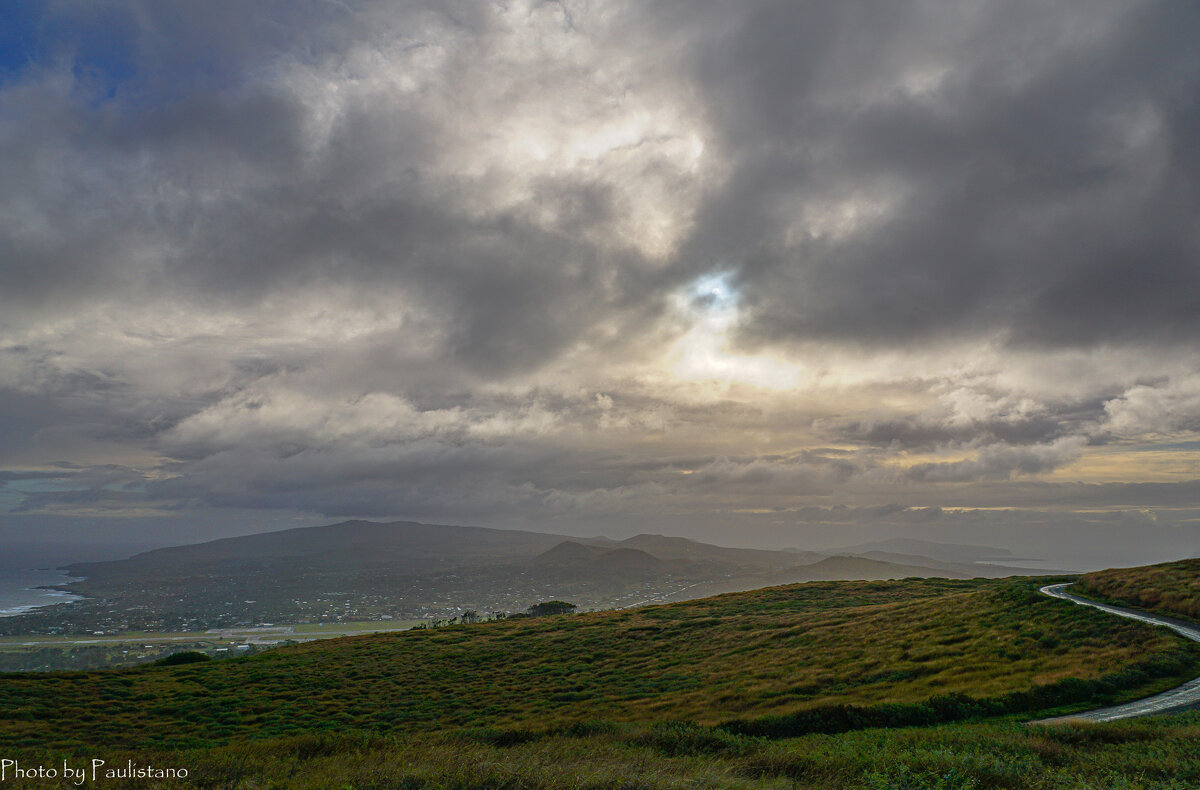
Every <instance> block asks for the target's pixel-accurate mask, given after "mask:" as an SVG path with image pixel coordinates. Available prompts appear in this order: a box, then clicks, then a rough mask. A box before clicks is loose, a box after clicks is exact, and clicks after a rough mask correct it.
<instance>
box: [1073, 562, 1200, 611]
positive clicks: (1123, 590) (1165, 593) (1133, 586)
mask: <svg viewBox="0 0 1200 790" xmlns="http://www.w3.org/2000/svg"><path fill="white" fill-rule="evenodd" d="M1072 591H1077V592H1079V593H1081V594H1083V595H1089V596H1092V597H1094V598H1100V599H1104V600H1106V601H1110V602H1112V603H1117V604H1124V605H1126V606H1133V607H1136V608H1138V609H1146V610H1149V611H1152V612H1158V613H1160V614H1165V615H1168V616H1171V617H1181V618H1183V619H1184V620H1191V621H1193V622H1200V559H1195V560H1182V561H1181V562H1168V563H1164V564H1162V565H1148V566H1145V567H1140V568H1114V569H1111V570H1106V571H1097V572H1095V573H1089V574H1086V575H1084V576H1081V577H1080V578H1079V579H1078V580H1077V581H1076V582H1075V585H1074V586H1073V587H1072Z"/></svg>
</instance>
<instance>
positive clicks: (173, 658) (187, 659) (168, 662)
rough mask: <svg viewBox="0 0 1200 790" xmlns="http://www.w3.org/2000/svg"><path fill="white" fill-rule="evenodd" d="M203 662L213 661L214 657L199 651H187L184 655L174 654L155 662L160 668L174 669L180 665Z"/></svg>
mask: <svg viewBox="0 0 1200 790" xmlns="http://www.w3.org/2000/svg"><path fill="white" fill-rule="evenodd" d="M201 661H212V656H210V655H208V654H207V653H201V652H200V651H198V650H186V651H184V652H182V653H172V654H171V655H169V656H167V657H166V658H160V659H159V660H158V661H156V662H154V663H156V664H158V666H160V667H174V666H179V665H180V664H198V663H200V662H201Z"/></svg>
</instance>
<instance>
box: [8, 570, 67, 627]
mask: <svg viewBox="0 0 1200 790" xmlns="http://www.w3.org/2000/svg"><path fill="white" fill-rule="evenodd" d="M70 579H71V576H69V575H68V574H67V573H65V572H63V571H49V570H12V569H9V568H0V617H11V616H12V615H14V614H21V613H23V612H28V611H30V610H31V609H36V608H38V607H39V606H49V605H50V604H55V603H67V602H70V601H78V600H80V596H78V595H71V594H70V593H65V592H60V591H58V590H39V589H37V588H38V587H40V586H42V585H46V584H63V583H64V582H67V581H70Z"/></svg>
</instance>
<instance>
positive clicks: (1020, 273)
mask: <svg viewBox="0 0 1200 790" xmlns="http://www.w3.org/2000/svg"><path fill="white" fill-rule="evenodd" d="M693 6H694V4H691V3H688V4H686V7H685V6H684V5H683V4H680V5H678V6H676V7H674V10H673V12H672V15H671V16H669V17H668V18H667V19H666V20H665V22H664V27H666V26H667V25H674V24H680V25H681V28H682V30H683V31H684V32H683V33H682V34H680V35H692V34H694V35H697V36H698V37H700V36H701V35H703V46H697V47H694V48H689V49H688V50H687V51H688V52H689V54H690V55H691V57H690V58H689V61H690V64H691V68H692V70H693V73H694V75H695V79H696V81H697V83H698V84H701V85H703V86H704V89H705V91H706V97H707V100H708V105H707V106H708V107H709V117H710V119H711V120H712V121H713V123H714V126H715V130H716V132H717V133H718V134H720V135H721V140H722V145H723V146H724V149H725V150H726V151H727V152H728V155H729V156H730V161H731V167H732V168H733V172H732V174H731V176H730V179H729V181H728V184H727V188H726V189H723V190H720V191H718V192H717V193H716V194H714V195H713V197H712V198H711V201H710V203H709V204H708V206H707V208H706V210H705V212H704V221H703V222H701V223H699V225H700V230H699V231H698V234H697V236H696V238H695V239H694V240H693V245H694V246H692V247H691V248H689V252H690V253H692V254H694V255H696V256H698V257H702V258H703V257H708V258H709V259H712V258H718V259H724V260H726V261H729V260H732V261H735V262H737V264H738V265H739V277H738V283H739V285H740V287H741V288H742V290H743V298H744V300H745V302H744V304H745V306H746V308H747V309H748V310H750V311H751V317H750V318H749V319H748V320H747V322H746V324H745V326H744V333H745V336H746V338H747V339H752V340H756V341H768V342H773V341H788V340H793V339H812V338H840V339H847V340H853V341H857V342H862V343H866V344H894V343H908V342H913V341H919V340H920V339H922V338H929V337H945V336H946V335H947V334H948V333H967V334H974V333H980V334H990V333H996V332H1001V333H1004V334H1005V335H1007V336H1008V337H1009V339H1010V341H1011V342H1013V343H1016V344H1033V345H1077V346H1092V345H1096V344H1102V343H1113V342H1117V343H1122V342H1135V343H1137V342H1157V341H1168V342H1190V341H1191V340H1192V338H1193V337H1194V335H1195V331H1196V329H1197V328H1198V326H1197V325H1198V322H1200V311H1197V310H1196V309H1195V305H1194V302H1193V301H1192V300H1191V298H1190V294H1191V293H1193V292H1194V291H1195V290H1196V287H1197V285H1200V263H1198V261H1200V231H1197V225H1196V222H1195V217H1196V216H1197V214H1198V212H1200V202H1198V201H1200V193H1198V191H1197V186H1198V185H1200V180H1198V179H1200V175H1197V174H1198V173H1200V168H1197V167H1196V163H1197V148H1198V147H1200V143H1198V142H1197V141H1200V128H1198V126H1197V121H1198V118H1200V116H1198V108H1200V104H1198V100H1197V96H1200V50H1197V49H1196V48H1195V47H1194V46H1192V45H1191V43H1190V42H1192V41H1194V38H1195V36H1196V34H1197V33H1198V32H1200V10H1198V9H1197V8H1196V7H1194V6H1192V5H1189V4H1184V3H1154V4H1108V5H1105V6H1103V7H1097V6H1095V5H1093V4H1083V3H1069V2H1060V3H1050V4H1046V3H1023V2H1016V3H987V4H975V5H973V6H970V7H965V6H961V5H956V4H942V3H904V4H897V3H840V4H832V5H831V4H827V3H788V4H768V3H750V4H746V5H744V6H742V7H740V8H741V11H740V12H739V13H738V14H737V15H736V18H733V17H731V16H730V15H727V14H725V13H724V10H725V9H724V8H723V7H712V6H708V7H706V10H704V11H700V10H693ZM697 19H699V20H701V21H697ZM689 20H690V21H691V22H692V24H691V25H690V26H689V25H688V24H686V23H687V22H688V21H689ZM708 31H711V32H708ZM787 201H790V206H789V204H788V202H787ZM872 201H877V202H878V204H879V205H878V206H877V213H876V214H875V215H872V211H873V208H872V205H871V203H872ZM781 203H782V207H781ZM806 207H807V208H806ZM789 208H790V210H789ZM823 210H827V211H832V212H834V213H835V214H836V213H837V212H839V211H849V212H854V211H858V212H859V213H860V214H859V216H857V217H854V216H852V217H850V218H848V219H847V225H846V227H844V228H840V229H839V228H836V227H835V228H832V229H830V228H828V227H823V226H822V223H821V221H813V220H812V219H810V220H808V221H806V220H805V218H804V214H805V212H806V211H808V212H809V213H810V214H816V215H819V214H820V213H821V211H823ZM818 219H819V217H818ZM835 219H836V217H835ZM827 224H828V223H826V225H827ZM833 224H834V225H837V222H836V221H835V222H834V223H833Z"/></svg>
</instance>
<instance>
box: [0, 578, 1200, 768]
mask: <svg viewBox="0 0 1200 790" xmlns="http://www.w3.org/2000/svg"><path fill="white" fill-rule="evenodd" d="M1034 586H1035V583H1034V582H1031V580H1027V579H1010V580H969V581H960V580H946V579H909V580H904V581H898V582H826V583H810V584H803V585H794V586H788V587H776V588H769V589H766V590H759V591H753V592H747V593H734V594H728V595H723V596H719V597H716V598H710V599H704V600H699V601H690V602H685V603H679V604H671V605H664V606H656V607H646V608H643V609H638V610H627V611H618V612H602V613H593V614H585V615H576V616H564V617H554V618H544V619H538V620H521V621H501V622H496V623H487V624H481V625H473V626H457V627H451V628H445V629H436V630H429V631H412V632H404V633H398V634H388V635H375V636H366V637H355V638H348V639H339V640H329V641H324V642H313V643H309V644H305V645H298V646H295V647H291V648H283V649H279V650H275V651H271V652H268V653H265V654H262V655H258V656H253V657H249V658H245V659H236V660H229V661H215V662H208V663H202V664H190V665H186V666H181V667H142V668H137V669H133V670H121V671H109V672H88V673H84V672H80V673H62V674H50V675H42V676H29V675H9V676H5V677H3V682H2V683H0V709H3V710H4V711H5V716H4V717H3V719H2V720H0V739H2V741H0V742H3V743H5V744H7V745H10V746H14V747H16V746H25V747H47V746H50V747H56V748H70V747H72V746H79V745H91V746H108V747H114V746H126V747H160V748H181V747H193V746H195V747H201V746H209V745H214V744H221V743H225V742H229V741H234V740H238V741H241V740H245V739H248V738H260V737H278V736H286V735H293V734H296V735H298V734H302V733H312V732H322V731H330V730H336V731H339V732H350V731H361V732H373V733H394V732H405V731H409V732H430V731H433V730H438V729H441V730H446V729H450V730H461V729H463V728H467V729H472V728H475V729H478V728H489V729H491V730H498V731H507V732H515V733H521V732H529V731H544V730H547V729H554V728H563V727H569V726H572V725H578V724H580V723H582V722H589V721H597V720H602V721H606V722H617V723H620V722H637V723H643V724H645V723H652V722H660V721H668V720H685V721H690V722H694V723H697V724H701V725H713V724H720V723H727V724H729V726H728V727H727V728H726V730H725V731H724V732H727V733H729V732H750V733H753V732H762V733H768V734H772V735H780V734H789V733H795V732H806V731H812V730H822V729H823V730H826V731H830V730H839V729H848V728H853V727H855V726H861V725H862V724H877V723H925V722H929V721H937V720H946V719H950V718H956V717H961V716H972V715H982V714H988V713H1001V712H1005V711H1018V710H1032V709H1039V708H1051V707H1054V706H1057V705H1062V704H1068V703H1073V702H1074V703H1083V702H1088V701H1097V702H1098V701H1101V700H1110V699H1112V698H1113V697H1114V696H1119V693H1120V692H1121V690H1127V691H1128V690H1132V689H1143V690H1144V689H1147V688H1149V687H1153V686H1156V685H1157V686H1162V685H1169V684H1170V681H1169V680H1168V678H1169V677H1173V676H1179V675H1182V674H1186V673H1188V672H1192V671H1193V670H1194V669H1195V668H1196V667H1197V665H1198V663H1200V662H1198V659H1200V653H1198V648H1197V647H1196V646H1194V645H1192V644H1191V643H1186V642H1184V641H1183V640H1180V639H1177V638H1176V637H1174V636H1173V635H1171V634H1169V633H1165V632H1163V631H1162V629H1153V628H1149V627H1146V626H1143V625H1141V624H1139V623H1136V622H1133V621H1129V620H1121V619H1119V618H1115V617H1111V616H1107V615H1104V614H1102V613H1100V612H1097V611H1095V610H1092V609H1087V608H1084V607H1079V606H1074V605H1072V604H1069V603H1066V602H1063V601H1055V600H1051V599H1049V598H1046V597H1045V596H1041V595H1038V594H1037V593H1036V592H1035V591H1034V589H1033V587H1034ZM1155 678H1159V679H1161V681H1160V682H1157V684H1156V681H1155ZM1089 681H1090V682H1089ZM956 694H957V695H970V697H971V698H972V699H966V698H964V697H955V696H952V695H956ZM979 700H983V702H979ZM846 706H853V707H849V708H848V707H846ZM731 722H732V723H731Z"/></svg>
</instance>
